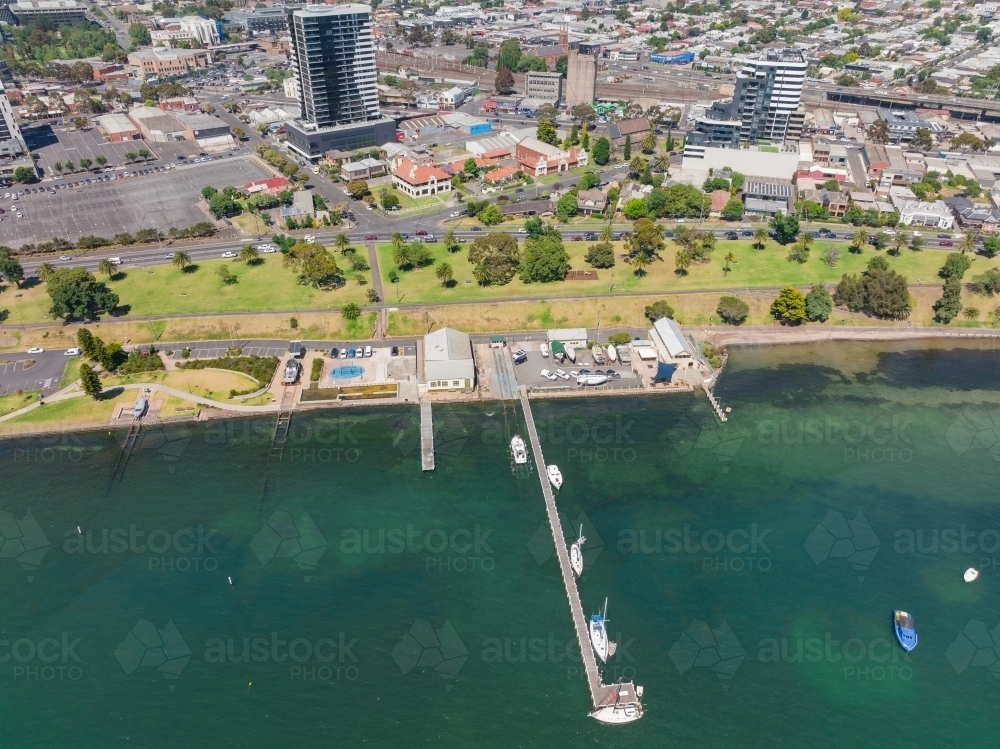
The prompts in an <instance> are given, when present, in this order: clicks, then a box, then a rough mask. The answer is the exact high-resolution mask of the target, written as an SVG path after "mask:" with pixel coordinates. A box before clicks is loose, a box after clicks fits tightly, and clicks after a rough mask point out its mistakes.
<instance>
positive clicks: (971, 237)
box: [958, 229, 978, 255]
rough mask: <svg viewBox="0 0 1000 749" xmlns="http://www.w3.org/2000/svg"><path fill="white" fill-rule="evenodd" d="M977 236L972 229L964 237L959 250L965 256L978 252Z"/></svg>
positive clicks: (959, 244)
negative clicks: (968, 253) (967, 253)
mask: <svg viewBox="0 0 1000 749" xmlns="http://www.w3.org/2000/svg"><path fill="white" fill-rule="evenodd" d="M977 236H978V235H977V234H976V232H974V231H972V230H971V229H970V230H969V231H967V232H965V234H963V235H962V241H961V242H959V243H958V248H959V249H960V250H961V251H962V254H963V255H964V254H965V253H966V252H975V251H976V239H977Z"/></svg>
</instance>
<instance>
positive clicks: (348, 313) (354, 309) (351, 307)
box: [340, 302, 361, 320]
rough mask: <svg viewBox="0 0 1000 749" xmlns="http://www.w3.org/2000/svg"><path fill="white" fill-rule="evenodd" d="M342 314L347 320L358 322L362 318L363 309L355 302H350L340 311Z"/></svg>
mask: <svg viewBox="0 0 1000 749" xmlns="http://www.w3.org/2000/svg"><path fill="white" fill-rule="evenodd" d="M340 314H342V315H343V316H344V319H345V320H357V319H358V318H359V317H361V308H360V307H359V306H358V305H356V304H355V303H354V302H348V303H347V304H345V305H344V306H343V308H342V309H341V310H340Z"/></svg>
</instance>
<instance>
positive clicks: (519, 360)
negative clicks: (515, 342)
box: [512, 349, 528, 364]
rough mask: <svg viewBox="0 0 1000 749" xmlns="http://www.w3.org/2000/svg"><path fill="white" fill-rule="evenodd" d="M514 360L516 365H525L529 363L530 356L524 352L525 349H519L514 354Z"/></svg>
mask: <svg viewBox="0 0 1000 749" xmlns="http://www.w3.org/2000/svg"><path fill="white" fill-rule="evenodd" d="M512 358H513V359H514V363H515V364H524V363H525V362H526V361H528V354H527V352H525V351H524V349H518V350H517V351H515V352H514V353H513V354H512Z"/></svg>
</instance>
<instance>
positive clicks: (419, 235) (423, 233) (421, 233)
mask: <svg viewBox="0 0 1000 749" xmlns="http://www.w3.org/2000/svg"><path fill="white" fill-rule="evenodd" d="M426 233H427V232H425V231H424V230H423V229H417V230H416V231H415V232H414V234H416V235H417V236H418V237H422V236H424V235H425V234H426ZM404 236H405V235H404Z"/></svg>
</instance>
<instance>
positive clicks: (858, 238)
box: [851, 229, 868, 254]
mask: <svg viewBox="0 0 1000 749" xmlns="http://www.w3.org/2000/svg"><path fill="white" fill-rule="evenodd" d="M866 244H868V232H867V231H865V230H864V229H858V230H857V231H856V232H854V236H853V237H851V247H852V251H853V252H855V253H858V254H860V253H861V251H862V250H863V249H864V248H865V245H866Z"/></svg>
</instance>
